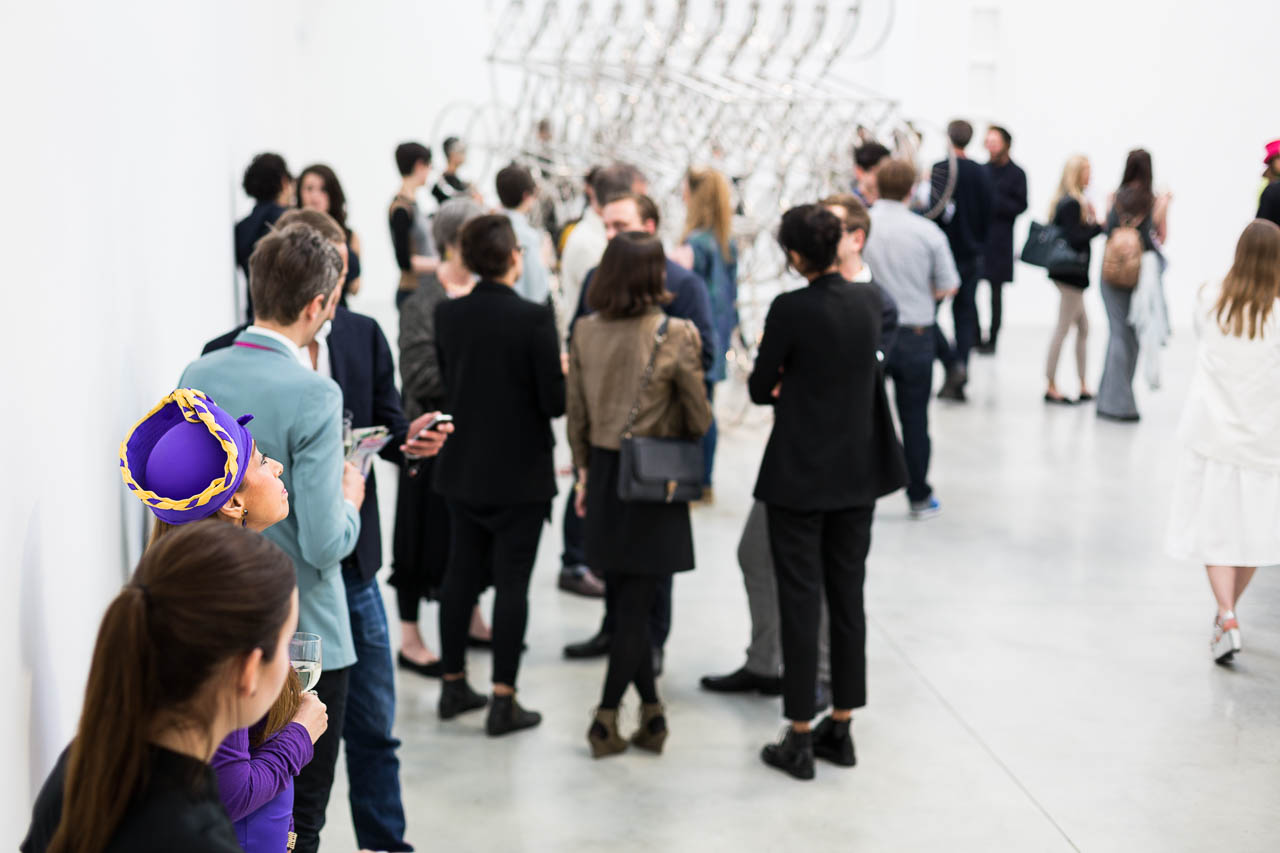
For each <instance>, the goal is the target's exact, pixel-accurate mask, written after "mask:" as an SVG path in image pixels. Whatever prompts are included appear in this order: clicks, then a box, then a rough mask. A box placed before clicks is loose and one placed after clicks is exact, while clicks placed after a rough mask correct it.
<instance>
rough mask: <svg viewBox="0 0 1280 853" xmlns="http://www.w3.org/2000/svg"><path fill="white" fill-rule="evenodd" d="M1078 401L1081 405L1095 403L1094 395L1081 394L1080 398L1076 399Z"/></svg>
mask: <svg viewBox="0 0 1280 853" xmlns="http://www.w3.org/2000/svg"><path fill="white" fill-rule="evenodd" d="M1076 400H1077V401H1078V402H1080V403H1091V402H1093V395H1092V394H1081V395H1080V396H1079V397H1077V398H1076Z"/></svg>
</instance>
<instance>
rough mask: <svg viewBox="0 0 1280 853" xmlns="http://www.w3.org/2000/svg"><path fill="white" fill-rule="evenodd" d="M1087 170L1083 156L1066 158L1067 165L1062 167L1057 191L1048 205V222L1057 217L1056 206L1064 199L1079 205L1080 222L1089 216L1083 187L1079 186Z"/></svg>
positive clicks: (1087, 163) (1075, 155)
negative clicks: (1073, 200) (1074, 201)
mask: <svg viewBox="0 0 1280 853" xmlns="http://www.w3.org/2000/svg"><path fill="white" fill-rule="evenodd" d="M1087 168H1089V158H1088V157H1086V156H1084V155H1083V154H1073V155H1071V156H1070V157H1068V158H1067V164H1066V165H1065V166H1063V167H1062V179H1061V180H1059V181H1058V189H1057V190H1055V191H1054V193H1053V201H1052V202H1050V203H1049V221H1050V222H1052V221H1053V218H1054V217H1055V216H1057V214H1058V205H1059V204H1061V203H1062V200H1063V199H1064V198H1073V199H1075V200H1076V201H1077V202H1079V203H1080V221H1081V222H1084V221H1085V220H1086V218H1087V217H1088V216H1089V212H1088V211H1089V201H1088V200H1087V199H1086V198H1085V197H1084V187H1082V186H1081V185H1080V178H1081V176H1082V175H1083V174H1084V170H1085V169H1087Z"/></svg>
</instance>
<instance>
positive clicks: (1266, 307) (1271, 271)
mask: <svg viewBox="0 0 1280 853" xmlns="http://www.w3.org/2000/svg"><path fill="white" fill-rule="evenodd" d="M1277 299H1280V227H1277V226H1276V225H1275V223H1273V222H1268V221H1267V220H1265V219H1255V220H1253V221H1252V222H1250V223H1249V224H1248V225H1246V226H1245V229H1244V233H1242V234H1241V235H1240V241H1239V242H1238V243H1236V258H1235V263H1233V264H1232V265H1231V269H1230V270H1229V271H1228V272H1227V277H1226V278H1225V279H1223V282H1222V293H1221V295H1220V296H1219V297H1218V303H1217V305H1215V306H1214V315H1215V316H1216V318H1217V320H1218V328H1220V329H1221V330H1222V332H1223V334H1227V335H1231V336H1232V337H1236V338H1241V337H1248V338H1249V339H1251V340H1252V339H1253V338H1255V337H1258V338H1260V337H1262V328H1263V326H1264V324H1265V323H1266V322H1267V318H1268V317H1269V316H1271V309H1272V308H1274V307H1275V304H1276V300H1277Z"/></svg>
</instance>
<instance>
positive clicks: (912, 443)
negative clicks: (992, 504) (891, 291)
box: [888, 327, 936, 501]
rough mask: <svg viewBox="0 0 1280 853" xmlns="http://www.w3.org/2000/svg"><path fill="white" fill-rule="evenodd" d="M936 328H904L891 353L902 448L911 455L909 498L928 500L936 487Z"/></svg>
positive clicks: (908, 460) (890, 362)
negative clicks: (932, 419)
mask: <svg viewBox="0 0 1280 853" xmlns="http://www.w3.org/2000/svg"><path fill="white" fill-rule="evenodd" d="M933 328H936V327H930V328H929V329H926V330H923V331H920V332H917V331H914V330H912V329H903V330H902V331H901V332H899V334H898V340H897V341H896V342H895V343H894V345H893V352H891V353H890V354H889V370H888V375H889V378H890V379H892V380H893V394H894V400H895V402H896V403H897V406H898V419H899V420H900V421H901V422H902V447H903V450H904V451H905V453H906V457H907V474H908V476H909V482H908V485H907V498H908V499H910V500H913V501H922V500H926V499H928V497H929V496H930V495H931V494H933V488H932V487H930V485H929V482H928V475H929V453H930V442H929V398H930V396H931V391H932V387H933V357H934V351H935V350H934V342H933Z"/></svg>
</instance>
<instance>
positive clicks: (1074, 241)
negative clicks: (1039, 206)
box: [1053, 196, 1102, 289]
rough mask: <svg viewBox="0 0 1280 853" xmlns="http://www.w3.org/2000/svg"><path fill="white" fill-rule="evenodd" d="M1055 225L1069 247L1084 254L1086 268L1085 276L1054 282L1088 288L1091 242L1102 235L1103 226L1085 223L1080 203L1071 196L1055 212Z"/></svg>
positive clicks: (1063, 200)
mask: <svg viewBox="0 0 1280 853" xmlns="http://www.w3.org/2000/svg"><path fill="white" fill-rule="evenodd" d="M1053 224H1054V225H1056V226H1058V227H1059V228H1061V229H1062V236H1063V237H1064V238H1065V239H1066V241H1067V245H1069V246H1070V247H1071V248H1073V249H1075V250H1076V251H1077V252H1083V253H1084V268H1085V272H1084V274H1083V275H1078V276H1072V275H1059V276H1058V277H1057V278H1056V279H1054V280H1055V281H1060V282H1062V283H1063V284H1069V285H1071V286H1072V287H1079V288H1081V289H1084V288H1086V287H1088V286H1089V264H1090V263H1091V262H1092V259H1093V253H1092V251H1091V250H1090V248H1089V241H1090V240H1092V239H1093V238H1094V237H1097V236H1098V235H1099V234H1101V233H1102V226H1101V225H1098V224H1096V223H1095V224H1093V225H1090V224H1088V223H1086V222H1085V221H1084V212H1083V211H1082V210H1081V209H1080V202H1078V201H1076V200H1075V199H1074V198H1072V197H1071V196H1063V198H1062V200H1061V201H1059V202H1058V206H1057V208H1055V209H1054V211H1053Z"/></svg>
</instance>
